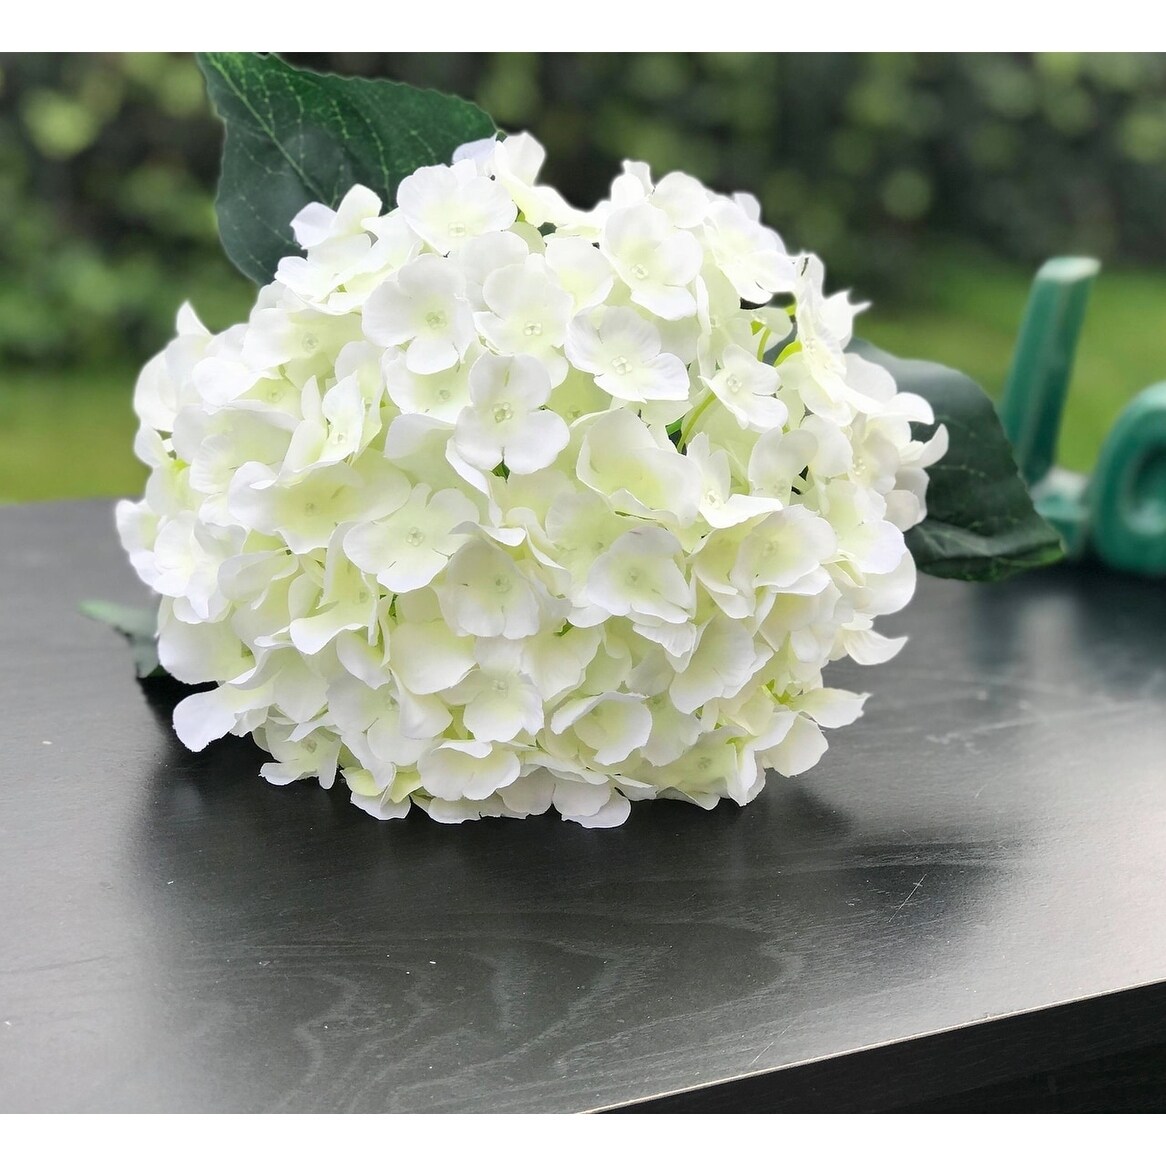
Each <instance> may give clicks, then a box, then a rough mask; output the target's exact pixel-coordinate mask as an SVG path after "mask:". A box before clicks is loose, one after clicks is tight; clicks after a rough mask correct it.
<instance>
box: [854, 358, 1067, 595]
mask: <svg viewBox="0 0 1166 1166" xmlns="http://www.w3.org/2000/svg"><path fill="white" fill-rule="evenodd" d="M850 351H852V352H854V353H857V354H858V355H860V356H863V357H865V358H866V359H867V360H872V361H875V362H876V363H877V364H881V365H882V366H883V367H884V368H885V369H887V370H888V371H889V372H890V373H891V374H892V375H893V376H894V378H895V380H896V381H897V382H898V385H899V389H900V391H903V392H909V393H917V394H918V395H919V396H921V397H925V398H926V399H927V400H928V401H929V402H930V403H931V407H932V408H933V409H934V410H935V417H936V423H937V424H939V423H942V424H944V425H946V426H947V432H948V437H949V439H950V446H949V449H948V452H947V454H946V455H945V456H944V457H943V459H942V460H941V461H939V462H937V463H936V464H935V465H933V466H932V467H931V468H930V469H929V470H928V477H929V479H930V481H929V484H928V487H927V517H926V518H925V519H924V520H923V521H922V522H921V523H920V524H919V525H918V526H916V527H914V528H913V529H912V530H909V531H908V532H907V546H908V548H909V549H910V551H911V554H912V555H914V557H915V562H916V564H917V566H918V567H919V570H921V571H925V572H926V573H927V574H929V575H938V576H940V577H942V578H945V579H973V580H976V581H980V582H991V581H993V580H996V579H1004V578H1007V577H1008V576H1009V575H1013V574H1016V573H1017V572H1019V571H1026V570H1029V569H1030V568H1032V567H1043V566H1047V565H1048V564H1049V563H1055V562H1056V561H1057V560H1058V559H1060V558H1061V555H1062V553H1063V552H1062V548H1061V540H1060V538H1059V537H1058V535H1057V532H1056V531H1055V530H1053V528H1052V527H1051V526H1049V524H1048V523H1047V522H1045V520H1044V519H1043V518H1041V516H1040V515H1039V514H1037V512H1036V510H1035V509H1034V507H1033V504H1032V499H1031V498H1030V497H1029V494H1028V490H1027V488H1026V487H1025V485H1024V482H1023V481H1022V480H1021V478H1020V474H1019V473H1018V472H1017V469H1016V462H1015V461H1014V460H1013V457H1012V448H1011V446H1010V445H1009V444H1008V438H1007V437H1005V436H1004V430H1003V429H1002V428H1001V425H1000V420H999V418H998V417H997V416H996V410H995V409H994V408H993V406H992V402H991V401H990V400H989V398H988V396H987V394H986V393H985V392H984V390H983V389H981V388H980V386H979V385H977V384H976V382H975V381H973V380H972V379H971V378H970V377H966V376H964V374H963V373H960V372H956V371H955V370H954V369H950V368H945V367H944V366H943V365H942V364H932V363H930V362H928V361H923V360H901V359H900V358H899V357H896V356H891V355H890V354H889V353H886V352H882V351H881V350H880V349H878V348H875V347H874V346H873V345H871V344H867V343H865V342H864V341H857V340H856V341H855V342H854V343H853V344H852V345H851V347H850ZM914 429H915V436H916V437H918V438H920V439H921V440H925V439H926V438H928V437H930V436H931V434H932V433H934V432H935V426H931V425H927V426H922V425H920V426H914Z"/></svg>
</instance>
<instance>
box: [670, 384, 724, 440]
mask: <svg viewBox="0 0 1166 1166" xmlns="http://www.w3.org/2000/svg"><path fill="white" fill-rule="evenodd" d="M715 399H716V393H714V392H713V391H712V390H711V389H710V390H709V391H708V392H707V393H705V395H704V396H703V397H702V398H701V400H700V402H699V403H698V404H697V406H696V408H695V409H693V411H692V412H691V413H689V415H688V418H687V420H686V421H685V422H684V423H683V424H682V425H681V426H680V445H679V446H678V447H677V448H678V449H679V450H680V452H681V453H683V452H684V451H685V450H686V449H687V448H688V439H689V438H690V437H691V436H692V429H693V426H694V425H695V424H696V423H697V422H698V421H699V420H700V416H701V414H702V413H703V412H704V411H705V410H706V409H707V408H708V407H709V406H710V405H711V404H712V403H713V401H714V400H715Z"/></svg>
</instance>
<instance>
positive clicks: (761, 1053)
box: [748, 1024, 792, 1069]
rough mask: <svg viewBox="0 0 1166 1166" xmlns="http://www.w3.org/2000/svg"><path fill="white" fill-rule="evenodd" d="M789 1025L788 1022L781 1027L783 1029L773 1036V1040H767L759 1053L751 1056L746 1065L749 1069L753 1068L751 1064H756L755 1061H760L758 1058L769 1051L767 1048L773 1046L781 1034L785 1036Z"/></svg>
mask: <svg viewBox="0 0 1166 1166" xmlns="http://www.w3.org/2000/svg"><path fill="white" fill-rule="evenodd" d="M791 1027H792V1026H791V1025H788V1024H787V1025H786V1026H785V1028H783V1029H782V1030H781V1032H779V1033H778V1034H777V1036H775V1037H774V1038H773V1040H771V1041H770V1042H769V1043H768V1044H767V1045H766V1046H765V1048H763V1049H762V1050H761V1052H759V1053H758V1054H757V1056H755V1057H754V1058H753V1060H751V1061H750V1062H749V1065H748V1067H749V1068H750V1069H752V1068H753V1066H754V1065H756V1064H757V1062H758V1061H760V1060H761V1058H762V1057H764V1056H765V1054H766V1053H767V1052H769V1050H770V1049H771V1048H773V1046H774V1045H775V1044H777V1042H778V1041H779V1040H781V1038H782V1037H783V1036H785V1034H786V1033H787V1032H789V1030H790V1028H791Z"/></svg>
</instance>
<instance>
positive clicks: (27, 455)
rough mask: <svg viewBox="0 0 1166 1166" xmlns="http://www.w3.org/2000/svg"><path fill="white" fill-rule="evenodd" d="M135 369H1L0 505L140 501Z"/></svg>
mask: <svg viewBox="0 0 1166 1166" xmlns="http://www.w3.org/2000/svg"><path fill="white" fill-rule="evenodd" d="M135 376H136V374H135V372H134V371H133V370H132V369H126V370H124V371H118V370H109V369H102V370H99V371H94V372H92V373H90V372H77V371H71V372H55V371H52V372H45V373H40V374H37V373H30V372H26V371H21V372H12V371H11V370H6V369H0V502H33V501H40V500H43V499H49V498H88V497H101V496H107V497H108V496H116V497H129V496H132V495H137V494H140V493H141V491H142V485H143V483H144V482H145V480H146V471H145V468H144V467H143V466H142V465H141V464H139V462H138V461H137V460H136V459H135V458H134V454H133V440H134V432H135V430H136V429H137V419H136V418H135V417H134V413H133V408H132V405H131V398H132V394H133V386H134V380H135Z"/></svg>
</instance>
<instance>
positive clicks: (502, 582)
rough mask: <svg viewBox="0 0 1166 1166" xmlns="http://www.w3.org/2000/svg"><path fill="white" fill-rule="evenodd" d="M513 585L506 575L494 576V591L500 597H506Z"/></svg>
mask: <svg viewBox="0 0 1166 1166" xmlns="http://www.w3.org/2000/svg"><path fill="white" fill-rule="evenodd" d="M511 586H512V584H511V582H510V580H509V579H508V578H507V577H506V576H505V575H495V576H494V590H495V591H496V592H498V594H499V595H505V594H506V593H507V592H508V591H509V590H510V588H511Z"/></svg>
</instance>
